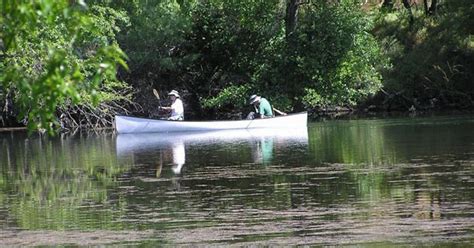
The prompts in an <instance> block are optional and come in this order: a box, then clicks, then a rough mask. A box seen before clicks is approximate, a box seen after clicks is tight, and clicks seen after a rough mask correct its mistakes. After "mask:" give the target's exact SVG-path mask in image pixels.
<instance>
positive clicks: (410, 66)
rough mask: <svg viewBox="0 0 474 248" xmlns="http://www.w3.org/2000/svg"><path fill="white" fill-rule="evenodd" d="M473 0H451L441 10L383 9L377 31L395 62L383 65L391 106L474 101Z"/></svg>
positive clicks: (434, 105)
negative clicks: (409, 13) (430, 12)
mask: <svg viewBox="0 0 474 248" xmlns="http://www.w3.org/2000/svg"><path fill="white" fill-rule="evenodd" d="M473 9H474V3H473V2H472V1H466V0H460V1H456V0H446V1H443V4H442V5H441V6H439V9H438V11H437V15H434V16H433V15H426V14H425V13H424V12H422V11H421V10H420V11H416V12H414V21H413V22H412V23H411V22H410V21H409V18H408V16H407V14H406V13H405V12H393V13H390V14H389V15H387V14H385V13H383V12H382V13H379V15H378V18H377V26H376V29H375V30H376V32H375V34H376V36H377V37H378V39H379V40H381V41H382V43H383V44H384V45H383V46H384V51H385V53H386V54H387V55H388V56H389V57H390V58H391V59H392V61H393V67H391V68H386V70H381V72H382V73H383V75H384V78H386V80H385V83H384V87H385V90H386V91H387V92H388V94H390V97H389V99H388V106H387V108H395V109H396V108H401V109H407V108H409V107H410V106H414V107H416V108H417V109H425V108H442V107H458V108H469V107H471V106H472V105H474V101H473V99H474V85H473V84H472V78H473V77H474V75H473V73H474V69H473V68H474V53H473V52H474V46H473V44H474V42H473V38H472V34H473V31H474V30H473V28H472V27H473V26H474V23H473V21H472V20H473V19H474V14H473V11H472V10H473Z"/></svg>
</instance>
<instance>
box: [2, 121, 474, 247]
mask: <svg viewBox="0 0 474 248" xmlns="http://www.w3.org/2000/svg"><path fill="white" fill-rule="evenodd" d="M473 244H474V116H442V117H418V118H393V119H370V120H344V121H327V122H316V123H310V124H309V126H308V128H307V129H303V130H300V129H292V130H280V131H278V132H272V131H271V130H260V131H258V130H256V131H251V132H249V131H232V132H218V133H188V134H186V135H185V134H144V135H115V134H114V133H112V132H111V131H108V132H103V133H77V134H74V135H71V134H68V135H62V136H58V137H55V138H47V137H39V136H37V135H32V136H30V137H28V136H27V135H26V134H25V133H23V132H2V133H0V245H1V246H5V245H10V246H49V245H53V246H55V245H101V246H103V245H113V246H116V245H149V246H156V245H164V246H180V245H191V246H242V245H243V246H247V245H250V246H260V245H262V246H263V245H279V246H289V245H292V246H294V245H308V246H313V245H323V246H324V245H329V246H333V245H335V246H339V245H360V246H374V247H380V246H382V247H398V246H400V245H409V246H412V245H413V246H437V247H444V246H457V247H464V246H465V247H472V245H473Z"/></svg>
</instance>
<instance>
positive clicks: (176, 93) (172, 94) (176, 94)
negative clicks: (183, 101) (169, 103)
mask: <svg viewBox="0 0 474 248" xmlns="http://www.w3.org/2000/svg"><path fill="white" fill-rule="evenodd" d="M168 96H175V97H179V94H178V92H177V91H176V90H172V91H171V92H170V93H168Z"/></svg>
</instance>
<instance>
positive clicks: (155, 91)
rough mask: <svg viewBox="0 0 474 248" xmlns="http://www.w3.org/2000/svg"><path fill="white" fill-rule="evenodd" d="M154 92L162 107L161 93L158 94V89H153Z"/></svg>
mask: <svg viewBox="0 0 474 248" xmlns="http://www.w3.org/2000/svg"><path fill="white" fill-rule="evenodd" d="M153 94H155V96H156V98H157V99H158V104H160V107H161V99H160V94H158V91H157V90H156V89H153Z"/></svg>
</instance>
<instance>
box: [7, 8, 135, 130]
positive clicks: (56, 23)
mask: <svg viewBox="0 0 474 248" xmlns="http://www.w3.org/2000/svg"><path fill="white" fill-rule="evenodd" d="M69 2H70V1H65V0H64V1H52V0H37V1H3V2H2V3H1V6H0V8H1V9H2V13H4V14H3V15H2V19H1V23H2V25H3V29H2V33H1V38H2V41H3V47H2V55H3V57H2V60H1V63H0V70H1V75H2V78H1V81H2V86H3V91H5V92H8V95H11V96H12V98H14V100H13V101H14V102H15V106H16V107H18V108H19V111H20V113H19V117H20V119H23V120H24V121H25V122H27V123H28V127H29V130H35V129H44V130H47V131H49V132H50V133H53V132H54V129H55V128H56V127H57V126H59V122H58V120H57V116H56V110H57V109H58V107H60V106H62V105H64V104H66V103H69V102H72V103H74V104H79V103H82V104H97V103H98V102H99V101H101V100H102V99H101V98H100V96H101V95H100V94H99V93H98V92H100V91H101V90H103V89H107V87H108V86H104V84H106V83H107V82H112V81H114V80H115V73H116V68H117V64H120V65H122V66H123V67H126V64H125V60H124V59H125V54H124V53H123V52H122V51H121V50H120V48H119V47H118V44H116V43H115V42H113V39H112V38H113V33H114V32H115V31H117V30H114V27H115V25H114V24H113V22H112V21H110V20H111V19H114V16H115V17H117V16H120V13H118V12H115V11H113V10H107V9H105V8H101V7H99V6H92V7H91V8H90V9H88V6H86V5H85V3H84V2H83V1H78V3H77V4H70V3H69ZM111 17H112V18H111ZM106 18H107V21H105V20H106ZM106 23H107V24H106ZM120 87H121V86H120ZM112 94H113V93H112Z"/></svg>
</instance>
